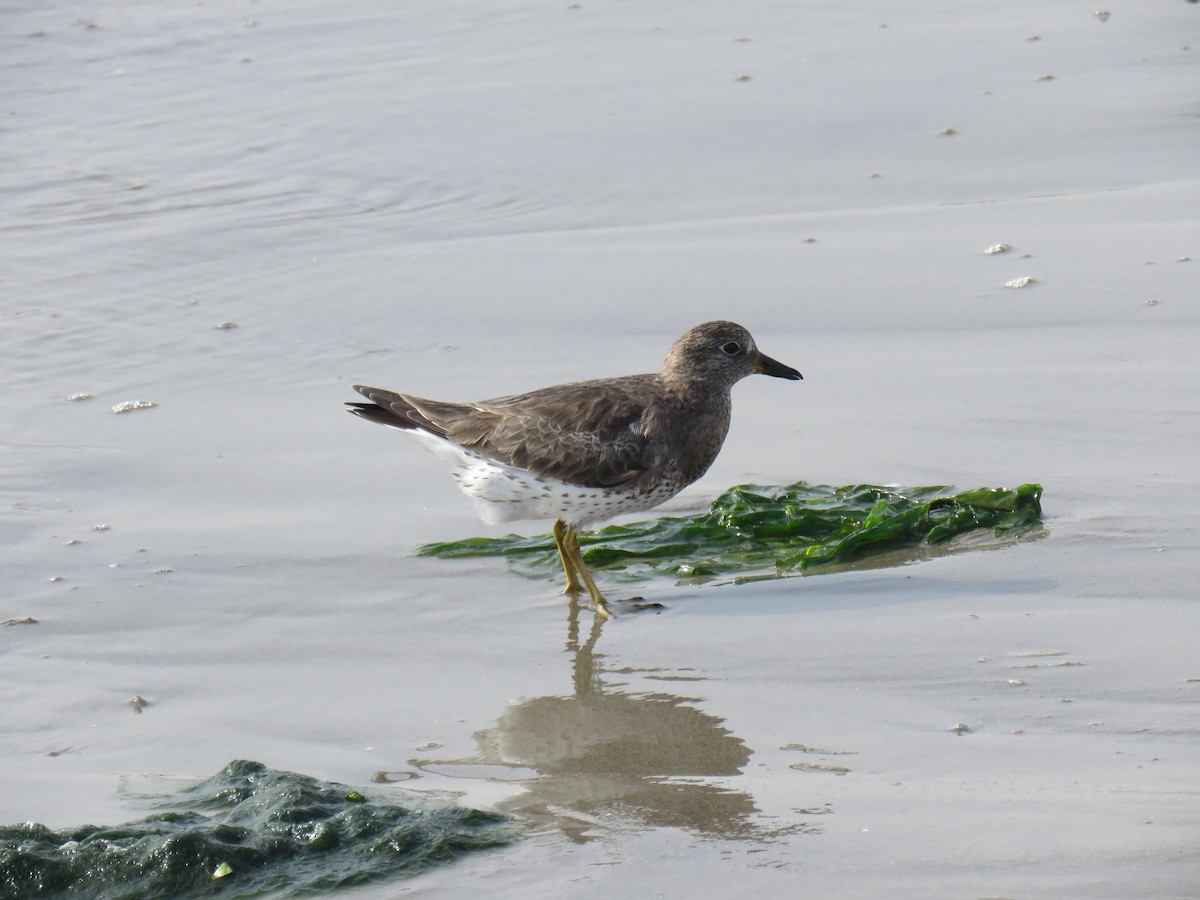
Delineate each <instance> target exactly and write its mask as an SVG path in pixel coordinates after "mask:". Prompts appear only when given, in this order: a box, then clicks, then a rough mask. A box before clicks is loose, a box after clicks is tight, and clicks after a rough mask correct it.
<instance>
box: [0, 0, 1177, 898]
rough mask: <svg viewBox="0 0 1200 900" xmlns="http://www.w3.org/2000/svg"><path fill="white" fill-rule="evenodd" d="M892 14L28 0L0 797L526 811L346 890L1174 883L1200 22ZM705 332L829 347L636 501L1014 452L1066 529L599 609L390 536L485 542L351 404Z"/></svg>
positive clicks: (968, 464) (1013, 468)
mask: <svg viewBox="0 0 1200 900" xmlns="http://www.w3.org/2000/svg"><path fill="white" fill-rule="evenodd" d="M911 6H912V8H911V9H905V10H897V9H894V8H892V7H891V5H887V4H876V5H869V6H867V7H861V6H860V7H856V8H855V9H853V10H849V9H846V8H844V7H842V6H839V5H837V4H832V3H819V4H805V5H804V6H803V8H797V9H792V8H785V7H780V6H775V5H770V4H751V5H749V6H748V7H745V8H736V9H735V8H732V7H727V6H726V5H724V4H717V3H700V4H695V3H692V4H682V3H678V4H666V5H662V4H660V5H655V6H652V7H646V6H637V7H634V6H631V5H627V4H595V3H590V2H584V3H582V4H578V5H575V4H561V5H558V6H544V5H537V4H508V5H506V6H505V8H504V9H503V10H493V9H489V8H484V7H483V6H482V5H476V4H466V3H460V4H409V5H407V6H406V7H405V8H404V10H402V11H397V10H395V9H392V8H391V7H389V6H387V5H385V4H378V3H375V2H367V0H362V2H357V3H351V4H349V5H345V4H343V5H339V6H337V7H336V8H335V7H333V6H327V5H324V4H320V3H315V2H302V3H297V4H288V5H287V6H277V5H274V4H267V3H263V2H261V0H260V2H257V3H250V2H239V3H234V2H223V0H222V2H216V3H206V4H205V5H204V6H190V7H186V8H185V7H178V8H175V7H172V8H164V9H157V8H149V7H143V6H138V5H128V6H126V5H117V6H109V7H105V8H104V9H97V8H95V7H94V6H92V5H87V4H79V3H61V4H55V5H51V6H48V7H47V6H26V7H23V8H20V9H15V10H10V11H9V12H7V13H5V14H4V15H3V19H4V26H5V27H4V31H3V35H0V41H2V43H3V46H4V49H3V53H0V59H2V60H3V63H2V65H3V68H4V73H5V75H4V79H3V86H2V91H3V95H4V97H5V108H6V111H7V116H6V121H5V124H6V135H5V141H4V145H3V149H2V150H0V152H2V153H3V154H4V159H5V160H6V162H7V164H6V165H4V166H2V167H0V173H2V174H0V189H2V190H3V193H4V196H5V197H6V199H7V203H6V204H5V212H4V216H3V226H2V227H3V229H4V240H3V242H0V262H2V265H0V288H2V294H3V299H2V300H0V371H2V372H3V374H4V378H5V383H6V384H7V385H8V390H7V391H5V392H4V395H3V397H2V399H0V403H2V404H3V421H4V422H5V423H6V430H5V434H4V436H3V442H2V444H0V446H2V447H3V449H4V452H3V454H0V467H2V468H0V493H2V495H3V497H2V501H3V504H2V506H0V510H2V511H3V512H2V515H0V532H2V533H3V535H4V540H3V541H2V542H0V561H2V562H3V567H4V571H5V573H6V575H7V578H6V584H7V591H6V592H5V594H6V596H5V599H4V600H3V602H2V603H0V620H10V621H15V622H17V623H18V624H11V625H5V626H3V627H0V648H2V652H0V709H2V710H3V723H4V727H3V728H2V729H0V760H3V764H4V771H5V773H6V777H5V779H4V790H3V791H2V792H0V819H2V820H3V821H5V822H18V821H24V820H34V821H40V822H44V823H46V824H48V825H51V826H56V827H62V826H67V825H73V824H80V823H83V822H100V823H105V822H116V821H122V820H127V819H134V818H139V817H141V816H142V815H144V814H145V812H146V810H145V808H144V805H140V801H139V797H140V796H141V794H142V792H143V791H145V790H147V789H148V788H147V787H146V785H147V784H155V783H157V778H158V776H166V777H168V778H188V777H203V776H206V775H211V774H212V773H214V772H215V771H217V770H218V769H219V768H220V767H221V766H222V765H224V764H225V763H226V762H228V761H229V760H231V759H234V758H239V757H241V758H247V759H254V760H259V761H261V762H263V763H266V764H267V765H269V766H271V767H273V768H279V769H290V770H294V771H298V772H303V773H305V774H308V775H312V776H315V777H318V778H321V779H325V780H330V781H338V782H344V783H347V784H353V785H356V786H366V787H368V788H370V789H371V790H375V791H381V792H384V793H389V792H396V793H401V792H405V793H407V792H422V791H423V792H432V793H433V794H435V795H436V796H437V797H439V798H443V797H447V796H451V797H457V798H459V799H460V800H461V802H463V803H465V804H468V805H474V806H480V807H487V808H499V809H502V810H505V811H509V812H512V813H514V814H517V815H519V816H521V817H522V818H523V819H524V820H526V821H528V823H529V829H530V837H529V838H528V839H526V840H525V841H523V842H521V843H519V844H517V845H516V846H515V847H511V848H507V849H504V850H500V851H497V852H495V853H489V854H487V855H484V856H479V857H474V858H471V859H469V860H466V861H464V862H461V863H459V864H456V865H453V866H449V867H446V868H444V869H441V870H438V871H436V872H432V873H426V874H423V875H421V876H419V877H417V878H416V879H413V880H409V881H404V882H398V883H396V884H394V885H388V886H381V887H377V888H374V889H371V890H367V891H364V892H363V894H364V895H367V896H379V897H390V896H396V895H399V894H402V893H403V894H404V895H406V896H407V895H409V894H415V895H420V896H431V897H436V896H444V897H453V896H463V895H466V894H468V893H475V892H477V891H478V890H479V885H480V884H481V882H480V879H481V878H486V879H487V881H486V882H482V883H484V884H486V885H487V886H488V888H487V889H488V890H490V891H494V892H495V893H497V894H499V895H501V896H523V897H561V896H579V897H590V896H600V895H602V894H603V895H610V894H613V893H617V892H620V893H624V894H627V895H636V896H680V895H684V894H693V895H697V896H723V895H730V894H731V893H733V892H734V891H736V892H738V893H743V892H745V891H746V890H754V891H756V892H758V893H761V894H763V895H766V896H784V895H791V894H793V893H796V892H798V891H802V890H803V891H807V892H809V893H811V894H812V895H815V896H828V897H878V896H884V895H887V896H891V897H913V898H918V897H920V898H926V897H999V896H1005V897H1037V896H1055V897H1078V898H1114V900H1116V898H1122V900H1125V898H1136V897H1147V898H1150V897H1155V898H1161V897H1187V896H1194V895H1195V894H1196V893H1197V890H1200V862H1197V859H1196V856H1195V840H1196V836H1197V834H1200V812H1197V810H1198V809H1200V804H1198V803H1197V801H1198V800H1200V797H1198V793H1200V792H1198V788H1197V785H1200V753H1197V744H1198V737H1200V713H1198V710H1200V705H1198V703H1197V699H1198V697H1200V694H1198V692H1200V662H1198V661H1197V659H1198V657H1197V654H1196V651H1195V645H1196V636H1197V634H1200V604H1197V602H1196V589H1195V573H1196V572H1197V571H1198V569H1200V549H1198V547H1200V529H1198V523H1200V517H1198V515H1197V513H1196V506H1195V497H1196V496H1197V487H1198V481H1200V478H1198V477H1197V475H1196V463H1195V447H1196V446H1197V445H1198V444H1200V414H1198V409H1200V407H1198V404H1197V398H1196V384H1197V383H1198V379H1197V374H1198V368H1200V366H1198V363H1197V356H1196V347H1197V346H1200V343H1198V339H1200V328H1198V325H1200V315H1198V313H1197V308H1196V297H1197V296H1198V295H1200V228H1198V225H1200V221H1198V218H1200V217H1198V214H1197V212H1196V210H1197V209H1198V208H1200V179H1198V178H1197V176H1196V173H1195V147H1196V137H1197V129H1200V107H1198V106H1197V102H1196V99H1195V98H1196V90H1195V88H1196V85H1197V78H1196V74H1195V63H1194V57H1195V54H1197V53H1200V34H1198V33H1197V29H1198V28H1200V25H1198V23H1200V19H1198V18H1197V16H1198V15H1200V10H1198V9H1197V7H1195V6H1193V5H1189V4H1187V3H1184V2H1182V0H1179V2H1165V0H1164V2H1152V3H1141V4H1132V3H1127V4H1120V5H1110V6H1109V7H1107V9H1108V10H1109V12H1110V15H1109V16H1107V17H1101V16H1097V15H1095V14H1094V13H1095V12H1096V10H1095V9H1094V8H1093V7H1089V6H1086V5H1082V4H1078V3H1064V4H1059V5H1056V6H1055V8H1054V9H1049V10H1047V9H1045V8H1043V7H1044V5H1043V4H1038V3H1033V2H1025V0H1022V2H1018V3H1016V4H1008V5H1006V6H1005V7H1003V8H988V9H974V8H971V9H968V8H965V7H962V6H961V5H958V4H950V3H933V2H922V3H919V4H914V5H911ZM884 26H886V27H884ZM1034 38H1036V40H1035V39H1034ZM1188 47H1192V48H1194V49H1187V48H1188ZM1050 75H1052V76H1054V77H1053V78H1052V79H1048V78H1046V76H1050ZM946 129H951V130H952V131H953V133H943V132H945V130H946ZM999 244H1005V245H1008V246H1009V249H1008V250H1007V251H1005V252H999V253H992V254H988V253H985V252H984V251H985V250H987V249H989V248H992V247H995V246H996V245H999ZM1025 278H1032V279H1033V280H1032V281H1031V282H1028V283H1026V284H1025V286H1023V287H1006V284H1008V283H1020V282H1021V280H1022V279H1025ZM711 318H731V319H734V320H736V321H739V322H741V323H742V324H744V325H746V326H747V327H748V328H749V329H750V330H751V331H752V332H753V333H754V334H755V336H756V338H757V339H758V342H759V344H760V346H761V347H762V349H763V350H764V351H765V352H767V353H769V354H770V355H772V356H774V357H776V358H778V359H780V360H782V361H784V362H785V363H787V364H789V365H793V366H795V367H797V368H798V369H800V370H801V371H802V372H804V374H805V381H804V382H799V383H794V384H793V383H783V382H779V381H776V380H773V379H766V378H762V379H750V380H748V381H746V382H744V383H743V384H741V385H739V386H738V387H737V388H736V389H735V392H734V405H735V413H734V423H733V428H732V431H731V434H730V436H729V439H728V441H727V442H726V446H725V449H724V451H723V453H722V455H721V456H720V457H719V459H718V461H717V463H716V464H715V465H714V466H713V468H712V470H710V472H709V473H708V475H706V476H705V478H704V479H702V480H701V481H700V482H699V483H697V484H696V485H694V486H693V487H692V488H690V489H689V490H688V491H686V492H685V493H684V494H682V495H681V496H680V497H678V498H676V500H674V501H672V503H670V504H669V505H668V506H667V507H665V508H664V511H682V510H694V509H698V508H701V507H703V505H704V504H705V503H706V502H707V501H708V500H709V499H711V498H712V497H714V496H716V495H717V494H718V493H720V492H721V491H722V490H724V489H725V488H727V487H728V486H730V485H733V484H737V483H745V482H766V483H780V484H782V483H789V482H792V481H796V480H798V479H801V478H803V479H806V480H808V481H811V482H821V483H834V484H838V483H853V482H875V483H899V484H928V483H944V484H957V485H959V486H962V487H964V488H967V487H975V486H981V485H989V486H999V485H1010V486H1011V485H1015V484H1018V483H1021V482H1026V481H1037V482H1040V483H1041V484H1043V485H1044V486H1045V491H1046V493H1045V497H1044V507H1045V509H1046V512H1047V526H1048V529H1049V534H1048V536H1047V537H1046V538H1045V539H1043V540H1040V541H1035V542H1029V543H1025V544H1022V545H1020V546H1018V547H1015V548H1011V549H1006V550H1001V551H994V552H982V553H968V554H962V555H958V556H951V557H946V558H941V559H936V560H932V561H928V562H924V563H921V564H919V565H915V566H909V567H904V568H896V569H886V570H877V571H870V572H849V573H842V574H837V575H826V576H818V577H809V578H795V579H785V580H780V581H774V582H767V583H755V584H750V585H727V584H713V585H701V586H696V585H675V584H672V583H671V582H669V581H661V580H660V581H650V582H647V583H646V584H644V585H639V586H638V590H637V593H640V594H643V595H645V596H646V597H647V599H650V600H653V601H657V602H659V603H662V604H664V606H665V609H664V611H662V612H661V613H658V614H653V613H647V614H639V615H631V616H624V617H619V618H618V619H616V620H614V621H612V622H609V623H607V624H604V625H603V626H598V625H597V624H596V623H595V622H594V621H593V620H592V619H591V618H590V616H589V614H587V613H586V611H582V610H572V608H571V606H570V604H568V602H567V600H566V599H565V598H564V597H562V596H561V595H560V594H559V593H558V590H559V587H558V586H556V585H555V584H554V583H552V582H548V581H547V582H539V581H530V580H526V579H524V578H521V577H519V576H517V575H515V574H512V573H509V572H506V571H505V569H504V567H503V565H502V564H501V563H499V562H497V561H489V560H483V561H469V562H461V563H451V562H444V561H437V560H429V559H418V558H414V557H413V556H412V552H413V550H414V548H415V547H416V546H417V545H418V544H420V543H422V542H425V541H433V540H453V539H459V538H464V537H468V536H472V535H486V534H499V533H502V532H503V529H496V528H489V527H487V526H485V525H483V524H482V523H480V522H479V521H477V520H476V519H475V518H474V516H473V514H472V511H471V507H470V504H469V503H468V502H467V501H466V500H464V499H463V498H462V497H461V496H460V495H459V494H458V492H457V490H456V489H455V487H454V485H453V483H452V482H451V481H450V479H449V478H448V477H446V476H445V475H444V473H443V470H442V466H441V464H440V463H439V462H438V461H437V460H436V459H434V458H433V457H432V456H430V455H429V454H427V453H425V452H424V451H423V450H422V449H421V448H420V447H419V446H418V445H417V444H416V443H415V442H414V441H411V440H407V439H405V437H404V436H403V435H400V434H394V433H391V432H389V431H386V430H384V429H380V428H373V427H368V426H367V424H365V423H362V422H359V421H356V420H354V419H352V418H351V417H350V416H347V415H345V413H344V412H342V411H341V409H340V404H341V403H342V402H343V401H346V400H353V399H355V397H354V395H353V393H352V392H351V390H350V385H351V384H353V383H367V384H379V385H381V386H385V387H394V388H401V389H405V390H409V391H412V392H413V393H416V394H419V395H425V396H435V397H445V398H447V399H471V398H474V397H480V396H494V395H497V394H501V393H508V392H516V391H520V390H526V389H530V388H534V387H539V386H542V385H545V384H548V383H552V382H557V381H566V380H571V379H575V378H588V377H599V376H604V375H612V374H624V373H630V372H637V371H649V370H653V369H655V368H657V367H658V365H659V363H660V361H661V358H662V355H663V353H664V352H665V350H666V348H667V346H668V345H669V344H670V342H671V341H672V340H673V339H674V338H675V337H677V336H678V334H679V333H681V332H682V331H683V330H685V329H686V328H688V327H690V326H691V325H693V324H696V323H698V322H701V321H704V320H706V319H711ZM231 326H232V327H231ZM81 394H87V395H90V398H88V399H75V400H72V399H68V398H71V397H74V396H78V395H81ZM130 401H148V402H152V403H154V404H156V405H155V406H154V407H153V408H144V409H133V410H131V411H128V412H125V413H120V414H118V413H114V412H112V408H113V407H116V406H118V405H119V404H122V403H126V402H130ZM101 526H103V527H101ZM541 530H545V528H544V526H541V525H539V524H538V523H528V524H527V525H525V526H524V531H525V533H535V532H537V531H541ZM601 580H602V581H603V579H601ZM27 618H32V619H35V620H36V622H35V623H27V622H22V621H21V620H24V619H27ZM135 697H140V698H142V699H143V700H144V701H146V705H144V706H142V708H141V711H140V714H139V713H138V712H137V711H136V710H135V708H134V707H135V705H140V704H132V703H131V701H132V700H133V698H135ZM381 773H383V774H381ZM373 779H374V780H373ZM385 782H390V783H385ZM416 796H417V797H418V798H419V797H420V796H421V795H420V794H417V795H416Z"/></svg>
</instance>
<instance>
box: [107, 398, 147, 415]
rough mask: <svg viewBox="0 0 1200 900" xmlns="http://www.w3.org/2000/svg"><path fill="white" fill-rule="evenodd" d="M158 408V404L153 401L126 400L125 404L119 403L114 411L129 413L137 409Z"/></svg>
mask: <svg viewBox="0 0 1200 900" xmlns="http://www.w3.org/2000/svg"><path fill="white" fill-rule="evenodd" d="M156 406H158V404H157V403H155V402H154V401H152V400H126V401H125V402H124V403H118V404H117V405H116V406H114V407H113V408H112V411H113V412H115V413H127V412H132V411H133V410H135V409H153V408H154V407H156Z"/></svg>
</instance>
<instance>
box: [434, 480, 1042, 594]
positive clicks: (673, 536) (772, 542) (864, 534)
mask: <svg viewBox="0 0 1200 900" xmlns="http://www.w3.org/2000/svg"><path fill="white" fill-rule="evenodd" d="M1041 497H1042V486H1041V485H1039V484H1023V485H1021V486H1020V487H1017V488H1013V489H1009V488H978V489H976V490H970V491H957V490H956V489H954V488H950V487H946V486H932V487H913V488H889V487H879V486H877V485H869V484H853V485H845V486H842V487H831V486H829V485H810V484H807V483H806V482H803V481H801V482H797V483H796V484H792V485H787V486H784V487H772V486H764V485H740V486H738V487H733V488H730V489H729V490H728V491H726V492H725V493H724V494H722V495H721V496H720V497H718V498H717V499H716V500H714V501H713V503H712V505H711V506H710V507H709V509H708V512H706V513H702V514H700V515H694V516H682V517H664V518H660V519H653V520H650V521H647V522H636V523H633V524H630V525H610V526H608V527H607V528H603V529H601V530H599V531H594V532H585V533H583V534H581V535H580V536H579V542H580V544H581V546H582V547H583V556H584V559H585V560H586V561H587V564H588V566H589V567H590V568H595V569H605V570H610V571H613V572H615V573H618V575H619V574H621V573H623V574H625V575H627V576H629V577H631V578H633V577H640V576H642V575H645V574H647V573H653V574H660V575H668V576H673V577H676V578H686V579H692V580H697V579H708V578H713V577H717V576H722V575H739V576H744V575H747V574H751V573H756V572H767V573H770V574H773V575H788V574H799V573H804V572H808V571H810V570H821V571H826V570H830V569H833V568H839V567H844V566H846V565H848V564H853V563H864V562H865V563H867V564H870V561H871V560H872V559H875V560H879V559H883V558H889V559H890V558H893V557H892V556H891V555H894V554H895V553H896V552H897V551H903V550H914V551H920V550H924V549H925V548H929V547H936V546H939V545H940V546H942V547H943V548H944V547H946V546H948V545H950V544H951V542H955V544H956V545H957V544H959V543H964V542H965V541H966V539H967V538H968V537H969V538H971V539H972V540H970V546H971V548H979V547H994V546H998V545H1001V544H1005V543H1009V542H1011V541H1014V540H1018V539H1020V538H1024V537H1030V536H1033V535H1035V533H1037V532H1039V531H1040V530H1041V527H1042V526H1041V515H1042V506H1041ZM417 552H418V555H421V556H436V557H441V558H443V559H460V558H464V557H475V556H503V557H505V558H507V559H508V560H509V562H510V564H511V565H513V567H514V568H516V569H517V571H519V572H522V573H523V574H526V575H530V576H536V577H544V576H548V575H552V574H554V573H557V572H558V571H559V568H558V560H557V552H556V550H555V546H554V539H553V538H552V537H551V536H549V535H538V536H535V537H521V536H519V535H508V536H506V537H501V538H478V537H476V538H468V539H466V540H463V541H454V542H450V543H436V544H424V545H422V546H421V547H420V548H418V551H417ZM885 555H887V556H885ZM919 555H921V554H920V553H915V554H913V556H919Z"/></svg>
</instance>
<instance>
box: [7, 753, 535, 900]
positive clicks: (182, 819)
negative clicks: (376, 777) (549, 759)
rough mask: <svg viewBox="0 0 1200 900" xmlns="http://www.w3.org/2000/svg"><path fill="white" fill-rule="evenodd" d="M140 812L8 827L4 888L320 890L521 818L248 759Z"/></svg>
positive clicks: (18, 893)
mask: <svg viewBox="0 0 1200 900" xmlns="http://www.w3.org/2000/svg"><path fill="white" fill-rule="evenodd" d="M162 805H163V806H168V807H169V811H164V812H160V813H157V814H155V815H152V816H149V817H147V818H145V819H142V820H139V821H137V822H129V823H127V824H124V825H117V826H113V827H106V828H98V827H96V826H94V825H85V826H81V827H78V828H70V829H67V830H65V831H52V830H51V829H49V828H46V827H44V826H42V825H34V824H26V825H10V826H0V896H2V897H6V898H8V897H11V898H26V897H79V898H89V900H94V898H104V900H147V898H153V897H161V898H189V897H231V898H232V897H259V896H265V895H269V896H271V897H294V896H313V895H319V894H324V893H327V892H329V891H332V890H335V889H338V888H344V887H351V886H354V885H362V884H368V883H372V882H377V881H382V880H385V879H390V878H395V877H397V876H403V875H410V874H413V873H415V872H419V871H421V870H422V869H424V868H426V867H428V866H430V865H435V864H437V863H443V862H448V861H450V860H452V859H455V858H457V857H459V856H462V855H465V854H467V853H471V852H474V851H479V850H482V849H485V848H489V847H495V846H499V845H502V844H506V843H509V842H510V841H512V840H513V839H514V838H515V831H514V829H513V828H512V826H511V824H510V822H511V820H509V819H507V818H505V817H503V816H500V815H496V814H494V813H485V812H479V811H477V810H471V809H464V808H461V807H455V806H444V807H429V808H424V807H415V806H414V807H409V806H400V805H396V804H392V803H381V802H376V801H373V800H370V799H368V798H366V797H365V796H363V795H362V794H360V793H359V792H357V791H353V790H348V789H347V788H346V787H345V786H340V785H335V784H329V783H327V782H322V781H317V780H316V779H314V778H309V777H307V776H304V775H297V774H295V773H294V772H280V771H276V770H273V769H269V768H267V767H266V766H264V765H262V764H261V763H256V762H248V761H246V760H237V761H235V762H231V763H230V764H229V765H227V766H226V767H225V768H224V769H223V770H222V771H221V772H219V773H218V774H217V775H215V776H213V777H212V778H209V779H208V780H206V781H204V782H201V783H200V784H198V785H196V786H194V787H191V788H189V789H187V790H185V791H182V792H180V793H179V794H178V795H174V796H171V797H169V798H166V799H165V800H164V801H163V803H162Z"/></svg>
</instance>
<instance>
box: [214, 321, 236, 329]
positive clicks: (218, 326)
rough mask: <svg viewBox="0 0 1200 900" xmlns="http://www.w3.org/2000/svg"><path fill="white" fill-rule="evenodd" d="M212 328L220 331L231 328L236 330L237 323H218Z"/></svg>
mask: <svg viewBox="0 0 1200 900" xmlns="http://www.w3.org/2000/svg"><path fill="white" fill-rule="evenodd" d="M213 327H214V328H216V329H218V330H220V331H228V330H229V329H231V328H237V322H220V323H218V324H216V325H214V326H213Z"/></svg>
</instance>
